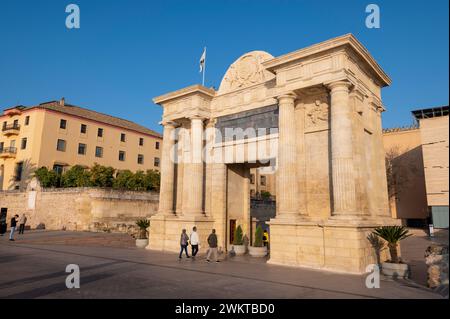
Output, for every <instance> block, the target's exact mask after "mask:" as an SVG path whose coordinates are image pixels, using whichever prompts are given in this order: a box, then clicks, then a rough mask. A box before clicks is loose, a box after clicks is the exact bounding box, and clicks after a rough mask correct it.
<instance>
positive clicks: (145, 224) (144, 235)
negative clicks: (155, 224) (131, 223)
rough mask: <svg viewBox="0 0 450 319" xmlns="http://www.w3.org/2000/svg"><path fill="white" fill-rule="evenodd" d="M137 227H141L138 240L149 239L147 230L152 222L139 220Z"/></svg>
mask: <svg viewBox="0 0 450 319" xmlns="http://www.w3.org/2000/svg"><path fill="white" fill-rule="evenodd" d="M136 225H137V226H138V227H139V233H138V237H139V238H138V239H147V233H148V232H147V228H149V227H150V221H149V220H148V219H144V218H143V219H138V220H137V221H136Z"/></svg>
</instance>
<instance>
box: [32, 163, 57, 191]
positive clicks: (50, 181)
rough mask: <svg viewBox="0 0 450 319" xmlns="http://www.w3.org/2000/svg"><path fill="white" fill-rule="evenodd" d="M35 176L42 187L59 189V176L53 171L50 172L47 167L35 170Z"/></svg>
mask: <svg viewBox="0 0 450 319" xmlns="http://www.w3.org/2000/svg"><path fill="white" fill-rule="evenodd" d="M34 176H36V178H37V179H38V181H39V182H40V183H41V186H42V187H45V188H47V187H57V185H58V174H56V172H55V171H53V170H51V171H50V170H48V168H47V167H41V168H38V169H37V170H35V171H34Z"/></svg>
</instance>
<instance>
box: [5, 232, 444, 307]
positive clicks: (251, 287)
mask: <svg viewBox="0 0 450 319" xmlns="http://www.w3.org/2000/svg"><path fill="white" fill-rule="evenodd" d="M115 235H117V234H102V233H100V234H95V233H73V232H48V233H47V232H40V233H33V232H30V233H29V234H25V236H24V237H18V240H17V241H16V242H9V241H8V240H7V238H4V237H3V238H2V237H0V298H68V299H71V298H194V299H195V298H206V299H214V298H225V299H228V298H250V299H252V298H260V299H265V298H294V299H296V298H315V299H316V298H320V299H325V298H345V299H348V298H352V299H354V298H426V299H429V298H432V299H435V298H438V299H439V298H442V297H441V296H440V295H438V294H436V293H434V292H432V291H431V290H429V289H427V288H425V287H423V286H420V285H418V284H416V283H414V282H411V281H394V280H388V279H385V278H384V279H382V281H381V287H380V289H368V288H366V286H365V276H358V275H348V274H337V273H332V272H326V271H319V270H311V269H306V268H291V267H283V266H275V265H269V264H266V263H265V261H264V260H263V259H253V258H250V257H239V258H227V259H225V260H223V261H222V262H221V263H218V264H216V263H210V264H208V263H206V262H205V260H204V257H203V256H200V257H199V258H198V259H197V260H195V261H193V260H189V259H182V260H181V261H179V260H178V258H177V255H176V254H173V253H161V252H155V251H148V250H140V249H137V248H135V247H126V248H124V247H107V246H105V245H100V244H97V245H95V243H94V244H92V243H93V241H92V237H97V238H98V239H102V240H105V241H106V242H107V241H108V240H109V239H108V237H109V236H111V237H115ZM27 237H28V238H27ZM49 237H53V238H54V239H55V240H57V241H58V242H61V241H64V238H65V237H67V238H72V240H73V238H77V240H78V241H77V242H76V243H77V245H69V244H61V243H60V244H51V243H50V242H51V241H49V240H48V238H49ZM119 237H120V236H119ZM82 239H84V240H86V241H87V242H89V243H91V245H83V244H81V243H82ZM33 241H34V242H33ZM69 241H70V240H69ZM42 242H45V243H42ZM111 242H113V241H111ZM222 257H223V256H222ZM71 263H73V264H78V265H79V266H80V269H81V288H80V289H71V290H69V289H67V288H66V287H65V284H64V283H65V278H66V275H67V274H66V273H65V267H66V265H67V264H71Z"/></svg>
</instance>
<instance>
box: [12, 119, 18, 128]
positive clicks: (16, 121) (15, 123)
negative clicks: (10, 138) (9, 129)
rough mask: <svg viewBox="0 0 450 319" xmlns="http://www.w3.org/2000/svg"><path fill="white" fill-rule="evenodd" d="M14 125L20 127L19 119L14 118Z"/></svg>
mask: <svg viewBox="0 0 450 319" xmlns="http://www.w3.org/2000/svg"><path fill="white" fill-rule="evenodd" d="M13 127H14V128H18V127H19V120H14V122H13Z"/></svg>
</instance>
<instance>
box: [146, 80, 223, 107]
mask: <svg viewBox="0 0 450 319" xmlns="http://www.w3.org/2000/svg"><path fill="white" fill-rule="evenodd" d="M193 94H199V95H203V96H205V97H207V98H209V99H212V98H213V97H214V96H215V95H216V91H214V90H213V89H209V88H207V87H205V86H203V85H200V84H195V85H191V86H188V87H186V88H183V89H180V90H177V91H173V92H170V93H167V94H164V95H160V96H158V97H155V98H153V102H154V103H155V104H159V105H161V104H163V103H165V102H167V101H171V100H175V99H180V98H183V97H185V96H187V95H193Z"/></svg>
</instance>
